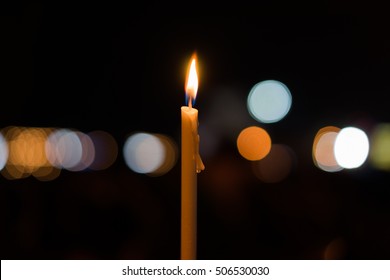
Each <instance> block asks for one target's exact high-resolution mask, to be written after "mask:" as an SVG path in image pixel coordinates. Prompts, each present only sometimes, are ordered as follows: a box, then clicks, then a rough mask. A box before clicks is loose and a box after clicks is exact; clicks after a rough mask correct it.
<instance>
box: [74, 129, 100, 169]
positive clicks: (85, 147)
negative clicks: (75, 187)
mask: <svg viewBox="0 0 390 280" xmlns="http://www.w3.org/2000/svg"><path fill="white" fill-rule="evenodd" d="M75 133H76V135H77V136H78V138H79V139H80V143H81V158H80V161H79V162H78V163H77V164H76V165H75V166H73V167H69V168H68V169H69V170H71V171H82V170H85V169H87V168H88V167H89V166H90V165H91V164H92V162H93V160H94V159H95V146H94V145H93V142H92V140H91V137H89V136H88V135H87V134H85V133H83V132H80V131H76V132H75Z"/></svg>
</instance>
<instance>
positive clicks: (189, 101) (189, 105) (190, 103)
mask: <svg viewBox="0 0 390 280" xmlns="http://www.w3.org/2000/svg"><path fill="white" fill-rule="evenodd" d="M188 107H190V109H192V98H191V96H190V98H189V100H188Z"/></svg>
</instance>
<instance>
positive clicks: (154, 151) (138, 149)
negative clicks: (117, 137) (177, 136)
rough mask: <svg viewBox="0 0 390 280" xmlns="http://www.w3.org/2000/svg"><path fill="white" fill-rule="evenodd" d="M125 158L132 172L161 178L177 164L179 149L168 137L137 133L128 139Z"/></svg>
mask: <svg viewBox="0 0 390 280" xmlns="http://www.w3.org/2000/svg"><path fill="white" fill-rule="evenodd" d="M123 157H124V159H125V162H126V164H127V166H128V167H129V168H130V169H131V170H132V171H134V172H136V173H142V174H147V175H151V176H160V175H162V174H165V173H166V172H168V171H169V170H170V169H171V168H172V167H173V165H174V164H175V163H176V160H177V147H176V145H175V144H174V143H173V141H172V140H171V139H170V138H168V137H167V136H164V135H160V134H151V133H144V132H142V133H141V132H137V133H133V134H132V135H131V136H129V137H128V138H127V139H126V141H125V144H124V146H123Z"/></svg>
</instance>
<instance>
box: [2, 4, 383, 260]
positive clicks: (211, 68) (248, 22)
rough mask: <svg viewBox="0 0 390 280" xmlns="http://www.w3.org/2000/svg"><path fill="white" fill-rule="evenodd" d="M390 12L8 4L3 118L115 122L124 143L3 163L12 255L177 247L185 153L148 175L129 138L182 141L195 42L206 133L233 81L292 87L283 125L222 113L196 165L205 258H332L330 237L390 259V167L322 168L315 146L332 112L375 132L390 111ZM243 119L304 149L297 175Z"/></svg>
mask: <svg viewBox="0 0 390 280" xmlns="http://www.w3.org/2000/svg"><path fill="white" fill-rule="evenodd" d="M124 2H126V1H124ZM389 24H390V22H389V20H388V17H387V16H386V9H385V5H384V3H375V2H372V1H370V2H356V1H311V2H308V3H305V2H296V1H278V2H274V1H254V2H252V3H250V4H249V3H248V4H247V3H245V2H243V1H240V3H236V2H233V3H230V4H228V3H218V2H213V3H212V2H211V1H208V2H203V1H198V2H194V1H191V2H190V3H188V2H182V3H166V2H164V3H162V2H157V3H154V2H150V1H149V2H147V3H137V4H135V3H126V4H123V3H112V2H106V3H96V2H95V3H89V4H86V3H73V4H68V3H61V4H53V3H37V2H35V3H28V4H12V5H8V6H5V7H2V8H1V16H0V36H1V38H0V97H1V99H0V106H1V107H0V127H6V126H10V125H14V126H35V127H65V128H75V129H79V130H81V131H84V132H89V131H93V130H98V129H99V130H105V131H107V132H109V133H110V134H111V135H112V136H113V137H114V138H115V139H116V141H117V143H118V147H119V153H118V158H117V160H116V161H115V163H114V164H113V165H112V166H111V167H110V168H109V169H107V170H104V171H85V172H68V171H63V172H62V173H61V175H60V176H59V177H58V178H57V179H55V180H53V181H50V182H40V181H38V180H36V179H35V178H33V177H28V178H24V179H20V180H12V181H9V180H7V179H6V178H3V177H0V207H1V208H0V217H1V231H0V232H1V238H0V240H1V241H0V244H1V250H0V252H1V257H2V259H5V258H7V259H10V258H11V259H85V258H87V259H179V258H180V164H179V163H180V158H179V160H178V162H177V164H176V165H175V166H174V167H173V168H172V169H171V170H170V171H169V172H168V173H167V174H165V175H163V176H161V177H149V176H147V175H143V174H137V173H134V172H132V171H131V170H130V169H129V168H127V166H126V165H125V162H124V160H123V158H122V153H121V150H120V149H121V148H122V146H123V144H124V141H125V139H126V137H127V136H128V135H129V134H130V133H132V132H134V131H147V132H152V133H162V134H165V135H168V136H170V137H172V138H173V139H174V140H175V141H176V142H177V143H178V144H179V143H180V107H181V106H182V105H184V80H185V67H186V66H187V63H188V60H189V58H190V56H191V55H192V53H193V52H194V51H196V52H197V55H198V59H199V65H200V67H201V72H200V86H199V92H198V99H197V101H196V107H197V109H198V110H199V122H200V131H202V129H203V128H204V127H203V128H202V124H203V125H204V126H206V124H208V123H212V122H213V119H211V118H212V116H215V112H214V111H213V110H215V108H216V107H215V106H212V105H210V104H215V103H214V102H215V100H217V104H218V105H219V107H218V110H222V111H223V108H224V105H225V104H226V103H224V93H226V92H229V94H230V93H231V92H234V98H236V100H239V101H240V102H242V104H245V102H246V97H247V94H248V93H249V90H250V89H251V88H252V86H253V85H254V84H255V83H257V82H260V81H262V80H266V79H276V80H279V81H281V82H283V83H285V84H286V85H287V86H288V87H289V89H290V91H291V94H292V97H293V103H292V107H291V110H290V112H289V114H288V115H287V116H286V118H285V119H283V120H282V121H280V122H278V123H275V124H260V123H257V122H256V121H254V120H253V119H251V118H250V117H249V116H247V115H245V114H247V112H245V111H237V112H235V111H228V112H225V113H226V116H230V117H232V116H233V119H242V120H243V121H242V122H239V123H238V124H233V123H226V122H225V123H224V122H220V123H217V126H218V128H219V138H218V146H217V148H216V150H215V152H214V153H213V154H211V155H210V156H206V157H205V158H204V159H203V160H204V163H205V165H206V170H205V171H204V172H202V173H200V174H199V175H198V188H199V198H198V199H199V201H198V211H199V212H198V258H199V259H323V258H324V256H325V251H326V250H327V248H328V251H329V250H331V251H332V252H333V255H332V256H333V257H334V258H345V259H383V258H385V259H388V258H389V252H390V238H389V236H390V225H389V221H390V206H389V205H390V204H389V199H390V188H389V186H388V180H389V174H388V173H386V172H383V171H378V170H376V169H374V168H372V166H370V164H369V163H365V164H364V165H363V166H362V167H360V168H358V169H356V170H343V171H341V172H336V173H327V172H324V171H321V170H319V169H318V168H317V167H315V165H314V164H313V160H312V156H311V147H312V143H313V139H314V136H315V134H316V132H317V131H318V129H320V128H322V127H323V126H326V125H334V126H338V127H345V126H349V125H352V126H357V127H360V128H362V129H364V130H365V131H366V132H367V133H368V134H369V133H370V131H371V129H372V128H373V127H374V126H375V125H376V124H379V123H383V122H389V113H388V111H389V98H388V96H389V92H390V85H389V82H388V80H389V71H388V69H389V65H390V35H389V34H390V33H389V28H390V25H389ZM229 96H231V95H229ZM226 107H228V108H227V109H226V110H229V109H230V107H229V106H228V105H226ZM247 125H259V126H261V127H264V128H265V129H267V131H268V132H269V133H270V135H271V136H272V140H273V141H274V142H275V143H282V144H285V145H288V146H289V147H290V148H291V149H292V150H293V151H294V154H295V157H296V162H295V167H294V170H293V171H292V172H291V174H290V175H289V177H288V178H286V179H285V180H283V181H282V182H280V183H275V184H267V183H262V182H261V181H259V180H258V179H256V178H255V176H254V175H253V174H252V172H251V169H250V163H249V162H248V161H246V160H244V159H243V158H242V157H240V155H239V154H238V152H237V149H236V145H235V139H236V136H237V133H238V132H239V131H240V129H243V128H244V127H245V126H247ZM210 137H211V136H210ZM201 139H205V141H211V139H209V140H207V139H208V136H207V135H201ZM205 145H206V143H204V142H202V141H201V151H202V149H204V148H205ZM329 246H333V247H329ZM329 248H331V249H329ZM328 257H329V255H328Z"/></svg>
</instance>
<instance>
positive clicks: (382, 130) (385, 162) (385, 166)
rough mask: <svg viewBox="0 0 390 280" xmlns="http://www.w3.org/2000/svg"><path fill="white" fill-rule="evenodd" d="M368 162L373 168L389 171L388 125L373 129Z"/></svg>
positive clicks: (389, 142) (389, 128)
mask: <svg viewBox="0 0 390 280" xmlns="http://www.w3.org/2000/svg"><path fill="white" fill-rule="evenodd" d="M370 161H371V164H372V165H373V166H374V167H375V168H378V169H381V170H384V171H390V123H382V124H379V125H377V126H376V127H375V128H374V130H373V132H372V134H371V152H370Z"/></svg>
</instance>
